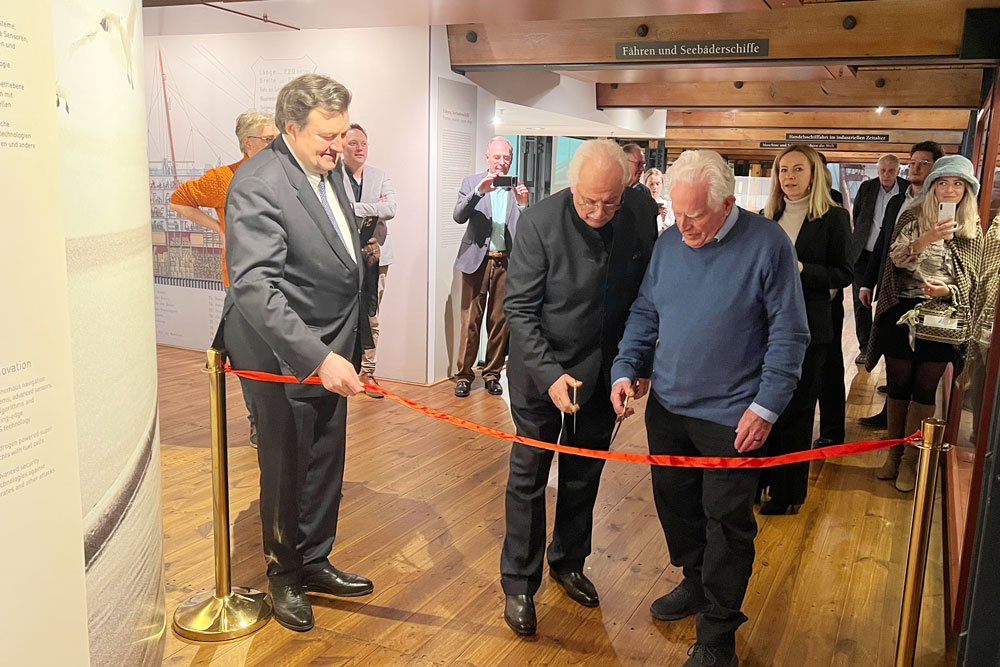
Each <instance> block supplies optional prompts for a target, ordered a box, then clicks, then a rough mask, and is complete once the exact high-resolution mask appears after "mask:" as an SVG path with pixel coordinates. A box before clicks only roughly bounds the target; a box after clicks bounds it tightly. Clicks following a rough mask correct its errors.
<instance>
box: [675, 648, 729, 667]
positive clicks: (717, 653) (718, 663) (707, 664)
mask: <svg viewBox="0 0 1000 667" xmlns="http://www.w3.org/2000/svg"><path fill="white" fill-rule="evenodd" d="M688 656H689V657H688V659H687V660H686V661H685V662H684V667H739V665H740V659H739V658H738V657H737V656H736V651H734V650H733V649H731V648H728V647H724V646H711V645H709V644H699V643H697V642H696V643H694V644H691V648H689V649H688Z"/></svg>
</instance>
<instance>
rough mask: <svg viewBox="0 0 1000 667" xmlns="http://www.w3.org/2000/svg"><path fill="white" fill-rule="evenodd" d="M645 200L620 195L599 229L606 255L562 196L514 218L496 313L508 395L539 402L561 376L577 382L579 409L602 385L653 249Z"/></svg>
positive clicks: (651, 215) (652, 218)
mask: <svg viewBox="0 0 1000 667" xmlns="http://www.w3.org/2000/svg"><path fill="white" fill-rule="evenodd" d="M647 200H648V201H650V202H652V198H651V197H650V196H649V195H647V194H644V193H641V192H635V191H632V190H630V189H626V190H625V194H624V204H623V206H622V208H621V209H619V210H618V212H617V213H616V214H615V217H614V218H612V220H611V221H610V222H609V223H608V224H607V226H608V227H610V228H611V230H612V241H611V246H610V252H608V251H606V249H605V245H604V242H603V241H602V239H601V235H600V232H598V231H597V230H596V229H593V228H591V227H588V226H587V225H586V223H584V222H583V220H581V219H580V217H579V216H578V215H577V214H576V210H575V208H574V207H573V196H572V194H571V193H570V190H569V188H567V189H565V190H563V191H561V192H558V193H556V194H554V195H552V196H551V197H547V198H546V199H544V200H542V201H540V202H538V203H537V204H534V205H533V206H532V207H531V208H529V209H526V210H525V211H524V212H523V214H522V215H521V221H520V227H519V230H518V236H517V242H516V243H515V244H514V250H513V252H512V253H511V255H510V262H509V264H508V267H507V297H506V300H505V301H504V311H505V312H506V314H507V323H508V325H509V326H510V355H509V357H508V361H507V375H508V380H509V382H510V386H511V389H512V390H515V389H516V390H518V391H520V392H522V393H523V394H525V395H527V396H529V397H536V398H539V397H544V398H546V400H547V396H546V392H547V391H548V388H549V386H550V385H551V384H552V383H553V382H555V381H556V380H557V379H558V378H559V376H560V375H562V374H563V373H569V374H570V375H571V376H573V377H575V378H576V379H578V380H580V381H582V382H583V386H582V387H581V388H580V391H579V393H578V396H577V399H578V400H577V402H578V403H579V404H580V405H582V404H583V403H585V402H586V401H587V400H588V398H589V397H590V395H591V393H592V392H593V391H594V389H595V388H596V387H598V386H600V385H601V380H602V378H601V374H602V373H603V374H604V376H605V377H604V378H603V382H604V383H608V382H610V373H611V362H612V361H614V358H615V355H616V354H617V352H618V343H619V341H620V340H621V337H622V334H623V333H624V331H625V321H626V319H627V318H628V310H629V307H630V306H631V305H632V301H634V300H635V297H636V294H638V292H639V285H640V283H641V282H642V277H643V275H644V274H645V271H646V265H647V264H648V263H649V258H650V256H651V254H652V249H653V243H654V242H655V241H656V209H655V207H654V208H653V209H652V211H651V212H650V210H649V207H647V206H645V202H646V201H647Z"/></svg>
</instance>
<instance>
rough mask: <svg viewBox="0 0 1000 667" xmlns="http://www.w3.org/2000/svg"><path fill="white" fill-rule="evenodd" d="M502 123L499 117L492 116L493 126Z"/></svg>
mask: <svg viewBox="0 0 1000 667" xmlns="http://www.w3.org/2000/svg"><path fill="white" fill-rule="evenodd" d="M502 122H503V118H501V117H500V116H493V124H494V125H499V124H500V123H502Z"/></svg>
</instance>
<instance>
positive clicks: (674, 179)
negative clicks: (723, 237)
mask: <svg viewBox="0 0 1000 667" xmlns="http://www.w3.org/2000/svg"><path fill="white" fill-rule="evenodd" d="M663 176H664V180H665V181H666V184H667V187H668V188H670V187H673V186H674V185H675V184H677V183H687V184H688V185H696V184H698V183H705V184H707V185H708V201H707V202H706V203H707V204H708V206H709V207H710V208H712V209H719V208H721V207H722V203H723V202H724V201H725V200H726V197H730V196H732V194H733V192H735V191H736V176H734V175H733V170H732V169H730V168H729V165H728V164H727V163H726V161H725V160H724V159H722V156H721V155H719V154H718V153H716V152H715V151H709V150H698V151H684V152H683V153H681V156H680V157H679V158H677V160H675V161H674V163H673V164H672V165H670V166H669V167H667V171H666V173H665V174H664V175H663Z"/></svg>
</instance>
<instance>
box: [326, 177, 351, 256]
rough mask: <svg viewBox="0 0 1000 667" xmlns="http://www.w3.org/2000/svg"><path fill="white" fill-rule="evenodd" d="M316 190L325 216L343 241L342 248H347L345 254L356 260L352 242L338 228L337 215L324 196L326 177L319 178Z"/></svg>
mask: <svg viewBox="0 0 1000 667" xmlns="http://www.w3.org/2000/svg"><path fill="white" fill-rule="evenodd" d="M317 191H318V192H319V203H320V204H322V205H323V210H324V211H326V215H327V217H329V218H330V223H331V224H332V225H333V228H334V229H335V230H336V232H337V236H339V237H340V240H341V242H343V244H344V249H345V250H347V254H348V255H350V256H351V259H354V261H355V262H356V261H357V260H356V259H355V258H354V253H353V252H352V251H351V246H352V245H353V243H352V241H351V239H350V238H346V239H345V238H344V231H343V230H342V229H341V228H340V222H339V221H338V220H337V216H336V215H334V213H333V209H332V208H330V200H329V199H327V196H326V178H324V177H321V178H320V179H319V188H318V189H317Z"/></svg>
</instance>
